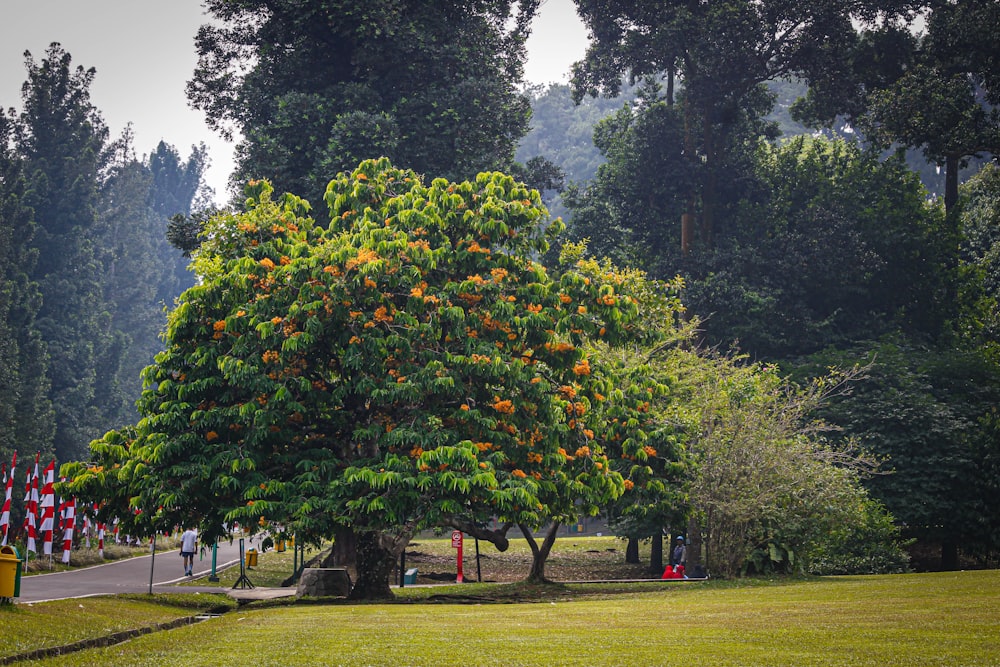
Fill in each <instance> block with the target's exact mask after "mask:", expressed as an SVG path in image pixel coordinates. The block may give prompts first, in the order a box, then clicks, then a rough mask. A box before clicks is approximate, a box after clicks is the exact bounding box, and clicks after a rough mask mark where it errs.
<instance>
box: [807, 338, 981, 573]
mask: <svg viewBox="0 0 1000 667" xmlns="http://www.w3.org/2000/svg"><path fill="white" fill-rule="evenodd" d="M863 356H864V357H867V358H868V359H869V360H871V361H872V366H871V368H870V369H869V370H868V372H867V374H866V375H867V377H865V378H864V379H863V380H861V381H859V382H858V383H856V384H855V386H854V387H853V390H852V391H851V393H850V394H846V395H844V396H841V397H838V398H837V399H836V400H835V401H831V402H830V404H829V405H828V406H827V407H825V408H824V409H823V410H822V411H821V412H820V414H821V415H822V416H823V417H824V418H825V419H827V420H828V421H829V422H830V423H832V424H835V425H836V426H838V427H840V428H842V429H843V432H844V433H845V435H848V436H852V437H854V438H857V439H858V441H859V442H860V444H861V445H862V446H863V447H864V448H865V449H867V450H868V451H870V452H872V453H873V454H874V455H876V456H878V457H881V458H885V459H886V462H885V468H886V470H887V471H889V472H891V474H885V475H876V476H874V477H872V478H871V479H870V480H868V481H867V482H866V483H865V485H866V486H867V487H868V488H869V489H870V491H871V494H872V495H873V496H874V497H875V498H877V499H879V500H880V501H881V502H883V503H884V504H885V505H886V507H887V508H888V509H889V511H890V512H892V514H893V516H895V518H896V520H897V521H898V522H900V524H901V525H902V526H903V527H904V535H906V536H908V537H916V538H918V539H920V540H921V541H924V542H925V543H928V544H932V545H939V546H941V548H942V556H943V557H944V563H943V565H944V567H946V568H947V567H955V566H957V561H956V558H957V554H958V553H959V551H963V552H966V553H972V554H978V555H980V556H981V557H988V556H989V554H991V553H996V551H997V544H998V542H997V528H996V516H997V515H998V511H1000V510H998V504H997V499H998V496H997V493H996V481H995V480H996V471H997V467H996V462H997V460H998V456H997V452H998V449H997V446H998V442H1000V440H998V439H997V430H996V420H995V407H996V405H997V401H998V400H1000V374H998V369H997V367H996V365H995V363H993V362H991V361H989V360H988V359H987V358H985V357H984V356H983V355H982V353H981V352H979V351H976V350H974V349H973V350H962V349H947V348H944V349H942V348H923V347H919V346H916V345H913V344H912V343H910V342H908V341H905V340H902V341H894V342H883V343H881V344H877V345H873V346H872V347H871V348H870V349H864V348H862V349H858V350H853V351H843V352H835V351H829V352H827V353H824V354H822V355H816V356H815V357H814V358H813V359H812V361H813V363H815V365H816V366H814V368H815V367H826V366H828V365H831V364H836V365H840V364H844V363H850V362H851V361H858V360H860V359H861V358H862V357H863Z"/></svg>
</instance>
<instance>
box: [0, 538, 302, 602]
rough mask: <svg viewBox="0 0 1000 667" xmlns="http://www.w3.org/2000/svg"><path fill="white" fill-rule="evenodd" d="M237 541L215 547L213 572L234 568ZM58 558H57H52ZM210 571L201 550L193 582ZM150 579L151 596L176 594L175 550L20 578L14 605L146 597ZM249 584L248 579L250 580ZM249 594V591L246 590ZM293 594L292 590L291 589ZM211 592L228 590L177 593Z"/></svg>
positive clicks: (180, 571)
mask: <svg viewBox="0 0 1000 667" xmlns="http://www.w3.org/2000/svg"><path fill="white" fill-rule="evenodd" d="M239 544H240V541H239V539H235V540H233V543H232V545H230V544H229V541H228V540H225V541H222V542H220V543H219V551H218V554H217V557H216V571H219V570H221V569H223V568H225V567H228V566H232V565H234V564H235V565H238V564H239V558H240V547H239ZM251 546H253V547H255V548H259V544H257V541H256V540H255V541H254V543H253V544H251V543H250V541H249V539H247V540H246V541H245V542H244V549H249V548H250V547H251ZM56 557H57V558H58V556H56ZM211 571H212V550H211V548H208V549H206V550H205V555H204V556H203V557H199V556H195V562H194V575H195V576H194V578H197V577H199V576H207V575H208V574H210V573H211ZM151 577H152V585H153V592H154V593H156V592H164V591H166V590H177V589H178V587H177V586H172V585H173V584H177V583H179V582H182V581H186V580H188V579H190V578H191V577H186V576H184V566H183V564H182V563H181V557H180V552H179V551H178V550H176V549H175V550H172V551H162V552H159V553H157V554H156V555H155V557H154V556H138V557H135V558H127V559H125V560H119V561H111V562H108V563H104V564H102V565H96V566H94V567H87V568H81V569H78V570H71V571H69V572H55V573H52V574H33V575H31V576H25V577H21V595H20V597H18V598H15V601H16V602H22V603H23V602H41V601H44V600H61V599H64V598H78V597H88V596H92V595H114V594H116V593H148V592H149V590H150V581H151ZM251 581H252V579H251ZM248 590H252V589H248ZM292 590H294V589H292ZM195 591H205V592H207V591H211V592H224V593H228V592H229V589H228V588H219V587H216V588H212V587H189V586H185V587H183V588H181V589H180V591H178V592H189V593H193V592H195Z"/></svg>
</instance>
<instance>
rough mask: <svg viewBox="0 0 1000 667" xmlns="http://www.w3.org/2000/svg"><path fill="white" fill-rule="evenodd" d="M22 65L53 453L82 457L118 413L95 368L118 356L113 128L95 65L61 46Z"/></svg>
mask: <svg viewBox="0 0 1000 667" xmlns="http://www.w3.org/2000/svg"><path fill="white" fill-rule="evenodd" d="M25 64H26V67H27V69H28V80H27V81H26V82H25V84H24V86H23V89H22V98H23V101H24V108H23V111H22V112H21V114H20V115H19V116H18V118H17V125H16V128H17V131H16V137H17V145H18V149H19V151H20V153H21V154H22V155H23V158H24V170H25V176H26V180H27V189H26V192H25V198H24V202H25V204H26V205H28V206H30V207H31V208H32V209H33V211H34V219H35V220H36V222H37V227H36V230H35V234H34V236H33V239H32V242H31V249H32V251H33V253H35V256H36V257H37V261H36V262H35V264H34V267H33V270H32V273H31V274H30V277H31V279H32V280H33V281H34V282H36V283H37V284H38V289H39V292H40V295H41V300H40V303H39V308H38V312H37V320H36V323H37V324H36V326H37V328H38V331H39V332H40V334H41V336H42V339H43V341H44V343H45V346H46V350H47V353H48V357H49V377H50V380H51V394H50V396H51V401H52V406H53V409H54V411H55V419H54V422H55V432H54V442H55V444H56V454H57V456H58V458H59V459H60V460H66V459H70V458H74V457H75V456H78V455H80V454H82V453H83V451H84V449H85V447H86V443H87V442H89V441H90V440H91V439H92V438H94V437H96V436H97V435H98V434H99V433H101V432H103V430H104V428H105V427H106V424H107V422H106V421H105V420H106V418H107V417H108V416H109V415H110V414H113V413H114V407H113V405H114V404H115V403H114V401H111V402H110V403H109V402H108V401H107V400H106V399H107V397H106V396H104V397H99V396H98V394H97V382H98V375H99V373H103V372H104V370H105V369H107V368H112V369H114V368H117V359H116V358H115V357H116V356H117V353H118V352H119V348H118V347H117V346H116V345H115V344H114V342H113V336H112V335H111V329H110V326H111V316H110V312H109V309H108V307H107V306H106V304H105V302H104V298H103V296H104V294H103V285H102V267H101V263H100V259H99V257H98V252H99V248H97V247H96V246H95V243H96V236H97V235H98V234H99V230H98V229H97V221H98V218H97V208H98V201H99V193H98V182H99V175H100V172H101V170H102V169H103V168H104V166H105V159H106V158H105V154H104V151H105V148H106V144H107V141H108V131H107V128H106V127H105V125H104V123H103V121H102V120H101V117H100V114H99V113H98V112H97V110H96V109H95V108H94V106H93V105H92V104H91V103H90V93H89V88H90V84H91V83H92V81H93V78H94V75H95V71H94V70H93V69H89V70H85V69H83V68H82V67H77V68H75V69H73V68H72V65H71V57H70V55H69V54H68V53H66V52H65V51H64V50H63V49H62V47H60V46H59V45H58V44H53V45H52V46H50V47H49V49H48V50H47V51H46V57H45V58H44V59H43V60H42V61H41V62H40V63H36V62H35V61H34V59H33V58H32V57H31V54H30V53H26V54H25ZM112 375H113V373H112ZM102 398H103V399H105V400H102Z"/></svg>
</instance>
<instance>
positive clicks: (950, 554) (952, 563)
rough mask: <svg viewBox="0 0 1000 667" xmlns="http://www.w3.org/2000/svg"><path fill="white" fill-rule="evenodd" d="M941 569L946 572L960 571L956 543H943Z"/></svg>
mask: <svg viewBox="0 0 1000 667" xmlns="http://www.w3.org/2000/svg"><path fill="white" fill-rule="evenodd" d="M941 569H942V570H945V571H952V570H957V569H958V545H957V544H955V543H954V542H942V543H941Z"/></svg>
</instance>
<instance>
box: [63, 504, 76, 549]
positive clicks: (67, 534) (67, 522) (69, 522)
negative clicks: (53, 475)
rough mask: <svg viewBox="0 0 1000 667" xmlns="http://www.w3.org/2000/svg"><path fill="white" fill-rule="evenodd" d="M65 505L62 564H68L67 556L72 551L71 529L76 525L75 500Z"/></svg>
mask: <svg viewBox="0 0 1000 667" xmlns="http://www.w3.org/2000/svg"><path fill="white" fill-rule="evenodd" d="M65 504H66V508H65V516H64V517H63V552H62V562H64V563H69V555H70V553H71V552H72V551H73V528H74V526H75V524H76V499H75V498H70V499H69V500H67V501H66V503H65Z"/></svg>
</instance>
